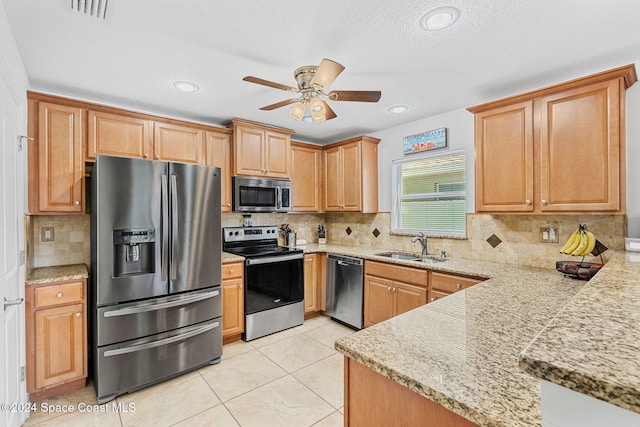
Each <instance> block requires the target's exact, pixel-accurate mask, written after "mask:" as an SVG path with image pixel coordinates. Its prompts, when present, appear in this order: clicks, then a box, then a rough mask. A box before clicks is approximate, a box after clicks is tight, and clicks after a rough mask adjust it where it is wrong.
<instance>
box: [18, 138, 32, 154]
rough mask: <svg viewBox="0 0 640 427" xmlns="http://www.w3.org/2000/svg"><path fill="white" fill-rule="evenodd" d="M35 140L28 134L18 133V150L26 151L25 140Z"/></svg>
mask: <svg viewBox="0 0 640 427" xmlns="http://www.w3.org/2000/svg"><path fill="white" fill-rule="evenodd" d="M25 140H27V141H33V138H31V137H28V136H27V135H18V151H24V141H25Z"/></svg>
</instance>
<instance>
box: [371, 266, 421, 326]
mask: <svg viewBox="0 0 640 427" xmlns="http://www.w3.org/2000/svg"><path fill="white" fill-rule="evenodd" d="M364 270H365V276H364V325H365V327H368V326H371V325H375V324H376V323H379V322H382V321H384V320H387V319H390V318H392V317H394V316H397V315H399V314H402V313H404V312H407V311H409V310H413V309H414V308H416V307H420V306H421V305H424V304H426V303H427V288H428V272H427V270H424V269H418V268H411V267H403V266H399V265H393V264H388V263H381V262H376V261H366V262H365V267H364Z"/></svg>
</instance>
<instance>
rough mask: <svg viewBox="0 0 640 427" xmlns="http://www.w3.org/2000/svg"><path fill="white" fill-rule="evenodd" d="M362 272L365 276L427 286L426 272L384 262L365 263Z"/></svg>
mask: <svg viewBox="0 0 640 427" xmlns="http://www.w3.org/2000/svg"><path fill="white" fill-rule="evenodd" d="M364 271H365V274H367V275H370V276H378V277H384V278H385V279H390V280H395V281H398V282H403V283H411V284H414V285H419V286H423V287H426V286H427V274H428V273H427V270H422V269H419V268H411V267H403V266H401V265H394V264H389V263H386V262H376V261H366V262H365V263H364Z"/></svg>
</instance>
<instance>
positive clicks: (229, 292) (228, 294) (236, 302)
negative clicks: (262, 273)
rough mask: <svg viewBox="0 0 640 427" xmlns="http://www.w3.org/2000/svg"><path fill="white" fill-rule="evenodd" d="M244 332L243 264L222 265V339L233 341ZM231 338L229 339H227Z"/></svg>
mask: <svg viewBox="0 0 640 427" xmlns="http://www.w3.org/2000/svg"><path fill="white" fill-rule="evenodd" d="M243 332H244V264H243V263H242V262H233V263H229V264H223V265H222V338H223V340H225V338H227V340H226V341H227V342H228V341H233V340H234V338H236V337H238V338H239V337H240V334H242V333H243ZM229 337H231V338H229Z"/></svg>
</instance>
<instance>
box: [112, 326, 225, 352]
mask: <svg viewBox="0 0 640 427" xmlns="http://www.w3.org/2000/svg"><path fill="white" fill-rule="evenodd" d="M218 326H220V323H219V322H214V323H212V324H210V325H206V326H203V327H201V328H198V329H195V330H193V331H189V332H186V333H184V334H180V335H176V336H175V337H170V338H165V339H162V340H159V341H153V342H149V343H146V344H140V345H134V346H131V347H125V348H118V349H116V350H107V351H105V352H104V356H105V357H110V356H120V355H122V354H127V353H135V352H137V351H143V350H149V349H150V348H155V347H160V346H162V345H167V344H172V343H174V342H178V341H183V340H186V339H187V338H191V337H195V336H196V335H200V334H204V333H205V332H208V331H210V330H212V329H215V328H217V327H218Z"/></svg>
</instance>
